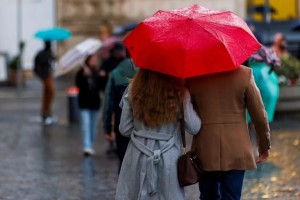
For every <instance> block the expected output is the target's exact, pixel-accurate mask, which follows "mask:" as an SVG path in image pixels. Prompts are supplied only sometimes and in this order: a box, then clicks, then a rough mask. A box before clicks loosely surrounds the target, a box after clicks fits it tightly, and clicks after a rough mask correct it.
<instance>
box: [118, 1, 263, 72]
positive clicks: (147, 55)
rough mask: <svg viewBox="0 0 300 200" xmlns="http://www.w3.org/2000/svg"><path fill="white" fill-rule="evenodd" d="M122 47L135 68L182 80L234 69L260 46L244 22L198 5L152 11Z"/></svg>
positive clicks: (230, 14)
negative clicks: (129, 56) (153, 12)
mask: <svg viewBox="0 0 300 200" xmlns="http://www.w3.org/2000/svg"><path fill="white" fill-rule="evenodd" d="M124 44H125V46H126V47H127V49H128V50H129V53H130V55H131V57H132V58H133V60H134V62H135V64H136V65H137V66H139V67H141V68H145V69H150V70H153V71H157V72H161V73H165V74H169V75H173V76H176V77H181V78H188V77H192V76H198V75H205V74H212V73H217V72H224V71H229V70H234V69H236V68H238V67H239V66H240V65H241V64H242V63H243V62H244V61H245V60H247V59H248V58H249V57H250V56H251V55H252V54H253V53H254V52H256V51H257V50H258V49H259V48H260V47H261V45H260V44H259V43H258V42H257V40H256V39H255V37H254V35H253V34H252V32H251V30H250V29H249V27H248V26H247V24H246V22H245V21H244V20H243V19H241V18H240V17H238V16H237V15H235V14H234V13H232V12H222V11H212V10H209V9H207V8H204V7H202V6H200V5H194V6H192V7H188V8H184V9H180V10H169V11H158V12H156V13H155V14H154V15H153V16H152V17H150V18H148V19H146V20H144V21H143V22H142V23H140V25H138V26H137V27H136V28H135V29H134V30H133V31H132V32H131V33H130V34H129V35H128V36H127V37H126V39H125V40H124Z"/></svg>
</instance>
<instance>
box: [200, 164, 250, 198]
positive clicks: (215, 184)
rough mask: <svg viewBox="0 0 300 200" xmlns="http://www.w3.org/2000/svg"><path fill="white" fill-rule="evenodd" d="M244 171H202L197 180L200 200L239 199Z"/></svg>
mask: <svg viewBox="0 0 300 200" xmlns="http://www.w3.org/2000/svg"><path fill="white" fill-rule="evenodd" d="M244 174H245V171H242V170H232V171H216V172H204V173H203V175H202V176H201V181H200V182H199V189H200V193H201V194H200V199H201V200H240V199H241V195H242V187H243V180H244Z"/></svg>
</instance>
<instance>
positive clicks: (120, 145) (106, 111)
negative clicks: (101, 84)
mask: <svg viewBox="0 0 300 200" xmlns="http://www.w3.org/2000/svg"><path fill="white" fill-rule="evenodd" d="M135 73H136V68H135V67H134V65H133V61H132V60H131V59H130V58H127V59H125V60H124V61H122V62H121V63H120V64H119V65H118V67H117V68H116V69H114V70H113V71H112V73H111V75H110V77H109V79H108V83H107V85H106V89H105V97H104V106H103V125H104V131H105V134H106V139H107V140H108V141H113V140H114V139H115V140H116V145H117V155H118V158H119V162H120V163H119V169H120V168H121V165H122V161H123V158H124V155H125V152H126V149H127V145H128V142H129V138H128V137H124V136H122V135H121V133H120V131H119V124H120V118H121V112H122V110H121V108H120V107H119V103H120V101H121V99H122V96H123V93H124V91H125V90H126V88H127V86H128V84H129V80H131V79H132V78H133V76H134V75H135ZM114 136H115V138H114Z"/></svg>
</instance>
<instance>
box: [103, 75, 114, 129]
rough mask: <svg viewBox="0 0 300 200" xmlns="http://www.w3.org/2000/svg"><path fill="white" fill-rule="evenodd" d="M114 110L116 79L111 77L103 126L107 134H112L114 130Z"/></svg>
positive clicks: (106, 95) (105, 94) (104, 108)
mask: <svg viewBox="0 0 300 200" xmlns="http://www.w3.org/2000/svg"><path fill="white" fill-rule="evenodd" d="M113 108H114V78H113V74H111V75H110V77H109V79H108V82H107V85H106V88H105V92H104V106H103V126H104V132H105V134H110V133H111V130H112V114H113Z"/></svg>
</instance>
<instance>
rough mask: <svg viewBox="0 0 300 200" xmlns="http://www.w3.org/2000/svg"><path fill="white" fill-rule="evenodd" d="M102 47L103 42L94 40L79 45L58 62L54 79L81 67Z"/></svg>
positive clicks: (90, 39)
mask: <svg viewBox="0 0 300 200" xmlns="http://www.w3.org/2000/svg"><path fill="white" fill-rule="evenodd" d="M101 47H102V42H101V41H100V40H98V39H93V38H89V39H86V40H84V41H83V42H81V43H79V44H77V45H76V46H75V47H73V48H72V49H70V50H69V51H67V53H65V54H64V55H63V56H62V57H61V59H60V60H59V61H58V62H57V65H56V67H55V69H54V77H59V76H61V75H64V74H66V73H68V72H70V71H72V70H73V69H75V68H77V67H79V66H80V65H81V64H82V63H83V61H84V60H85V58H86V57H87V56H88V55H91V54H94V53H96V52H97V51H98V50H99V49H100V48H101Z"/></svg>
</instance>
